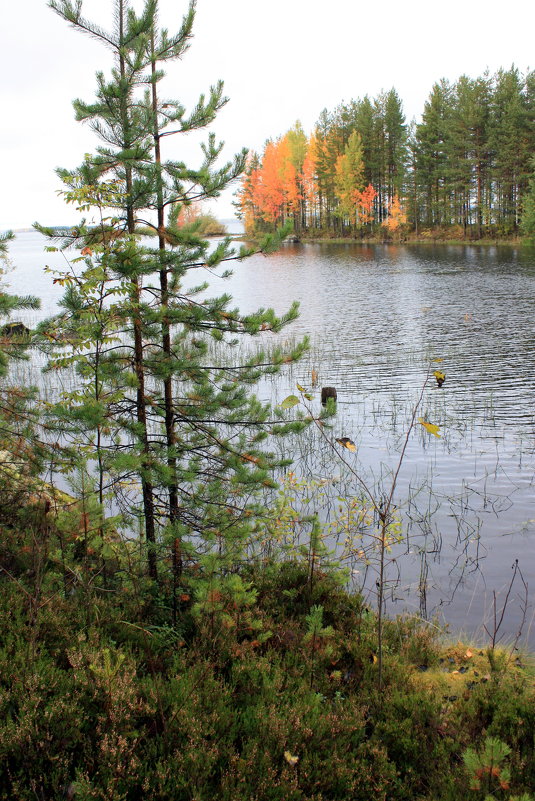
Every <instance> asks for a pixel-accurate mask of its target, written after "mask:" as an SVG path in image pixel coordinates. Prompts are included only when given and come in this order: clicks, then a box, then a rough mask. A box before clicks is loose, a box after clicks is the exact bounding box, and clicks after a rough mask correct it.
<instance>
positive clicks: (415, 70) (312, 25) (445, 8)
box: [0, 0, 535, 230]
mask: <svg viewBox="0 0 535 801" xmlns="http://www.w3.org/2000/svg"><path fill="white" fill-rule="evenodd" d="M186 2H187V0H160V7H161V14H160V16H161V20H162V22H163V23H164V24H165V25H166V26H167V27H169V28H170V29H171V30H174V29H176V28H177V27H178V25H179V23H180V19H181V15H182V13H183V12H184V11H185V8H186ZM134 5H135V6H137V0H134ZM2 6H3V7H2V25H1V30H0V67H1V75H2V89H1V101H2V105H1V116H0V146H1V153H2V192H1V193H0V230H5V229H7V228H22V227H27V226H29V225H31V224H32V222H34V221H35V220H38V221H39V222H42V223H43V224H52V225H53V224H61V223H71V222H74V221H75V219H76V214H75V212H74V210H73V209H71V208H69V207H66V206H65V204H64V202H63V200H62V199H61V198H60V197H58V196H57V190H58V189H60V188H61V185H60V182H59V181H58V179H57V178H56V176H55V174H54V169H55V168H56V167H58V166H62V167H68V168H71V167H75V166H77V165H78V164H79V163H80V162H81V160H82V158H83V154H84V153H85V152H89V151H92V150H93V149H94V147H95V145H96V139H95V137H94V135H93V134H92V133H91V132H90V131H89V129H88V128H87V127H86V126H84V125H82V124H81V123H76V122H74V120H73V112H72V106H71V101H72V99H73V98H75V97H80V98H82V99H84V100H88V101H89V100H91V99H92V98H93V96H94V86H95V80H94V74H95V72H96V71H97V70H103V71H105V72H107V71H108V70H109V67H110V64H111V62H110V54H109V53H108V52H107V51H106V50H105V49H104V48H103V47H102V46H101V45H100V44H99V43H98V42H96V41H94V40H92V39H90V38H88V37H85V36H83V35H82V34H80V33H79V32H77V31H75V30H73V29H72V28H70V27H69V26H68V25H67V24H66V23H65V22H64V21H62V20H61V19H60V18H59V17H58V16H57V15H56V14H54V13H53V12H52V11H51V10H50V9H48V8H47V2H46V0H4V2H3V3H2ZM83 7H84V12H85V14H86V15H87V16H89V17H91V18H92V19H95V20H98V21H99V22H100V23H101V24H102V25H103V26H107V25H108V23H109V21H110V19H111V8H112V7H113V0H85V2H84V6H83ZM534 23H535V8H534V6H533V0H515V2H513V3H510V4H508V5H506V6H504V5H503V3H501V2H500V3H498V2H495V0H449V2H447V3H446V2H445V3H432V2H429V0H405V2H400V0H381V2H378V1H377V0H375V2H370V0H361V2H357V1H356V0H198V10H197V19H196V23H195V29H194V32H195V38H194V39H193V41H192V44H191V47H190V49H189V51H188V53H187V54H186V55H185V57H184V59H183V60H182V62H181V63H180V64H178V65H176V67H173V69H172V70H170V71H169V78H168V79H167V80H166V81H165V88H164V89H163V91H162V94H165V95H166V96H167V97H169V98H172V99H178V100H180V101H181V102H183V103H185V104H186V105H189V106H191V105H192V104H193V103H194V102H195V100H196V98H197V97H198V94H199V93H200V92H202V91H205V90H206V89H207V88H208V87H209V86H210V84H211V83H214V82H215V81H217V80H218V79H220V78H221V79H223V80H224V82H225V92H226V94H227V95H228V96H229V98H230V102H229V103H228V105H227V106H226V108H225V109H224V110H223V111H222V112H221V113H220V115H219V116H218V118H217V121H216V122H215V123H214V126H213V130H214V131H215V133H216V134H217V136H218V138H220V139H223V140H224V141H225V151H224V152H225V154H226V155H227V156H228V157H229V158H230V156H231V155H232V154H233V153H234V152H236V151H238V150H240V149H241V148H242V147H244V146H245V147H249V148H252V149H257V150H258V149H261V148H262V145H263V143H264V141H265V140H266V139H267V138H268V137H275V136H278V135H279V134H282V133H284V132H285V131H286V130H287V129H288V128H289V127H291V126H292V125H293V123H294V122H295V121H296V120H297V119H299V120H301V122H302V124H303V126H304V128H305V130H306V132H307V133H308V132H309V131H310V130H311V129H312V128H313V126H314V123H315V122H316V120H317V118H318V116H319V113H320V112H321V110H322V109H323V108H325V107H327V108H328V109H333V108H334V107H335V106H336V105H337V104H338V103H340V102H342V101H349V100H351V99H352V98H357V97H363V96H364V95H365V94H369V95H370V96H371V97H374V96H375V95H377V94H378V93H379V92H380V91H381V89H386V90H388V89H390V88H391V87H392V86H394V87H395V88H396V90H397V92H398V94H399V95H400V97H401V99H402V101H403V105H404V110H405V113H406V116H407V120H408V121H410V119H412V118H413V117H415V118H417V119H418V118H419V116H420V114H421V112H422V109H423V104H424V102H425V100H426V98H427V97H428V94H429V91H430V89H431V86H432V84H433V83H434V82H435V81H436V80H439V79H440V78H442V77H446V78H449V79H451V80H455V79H456V78H457V77H459V76H460V75H461V74H463V73H465V74H467V75H470V76H472V77H476V76H478V75H481V74H482V73H483V72H484V71H485V69H487V68H488V69H489V70H490V71H491V73H492V72H494V71H495V70H497V69H498V68H499V67H505V68H508V67H510V66H511V64H512V63H514V64H515V65H516V66H517V67H518V68H519V69H520V70H521V71H522V72H525V71H526V70H527V69H529V68H533V67H534V66H535V64H534V63H533V62H534V58H533V28H534ZM162 88H163V85H162ZM181 139H182V141H180V137H173V138H171V139H168V140H167V142H166V145H168V146H171V141H172V151H171V150H168V151H167V154H168V155H169V156H175V157H180V158H184V159H186V160H187V161H188V163H191V164H195V162H196V161H198V155H197V154H198V152H199V147H198V145H199V142H198V139H196V138H195V136H193V135H187V136H182V137H181ZM214 210H215V211H216V213H218V215H219V216H221V217H227V216H231V215H232V206H231V196H230V193H228V194H227V195H226V196H225V197H224V198H223V199H222V200H221V201H219V204H218V207H217V208H215V207H214Z"/></svg>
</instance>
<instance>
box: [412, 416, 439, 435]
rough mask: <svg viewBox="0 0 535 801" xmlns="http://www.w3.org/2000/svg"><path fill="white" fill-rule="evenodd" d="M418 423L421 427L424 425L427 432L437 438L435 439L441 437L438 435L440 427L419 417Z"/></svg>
mask: <svg viewBox="0 0 535 801" xmlns="http://www.w3.org/2000/svg"><path fill="white" fill-rule="evenodd" d="M418 422H419V423H420V425H422V426H423V427H424V428H425V430H426V431H428V432H429V433H430V434H433V436H435V437H440V436H441V435H440V434H439V433H438V432H439V429H440V426H436V425H435V424H434V423H428V422H426V421H425V420H424V419H423V417H419V418H418Z"/></svg>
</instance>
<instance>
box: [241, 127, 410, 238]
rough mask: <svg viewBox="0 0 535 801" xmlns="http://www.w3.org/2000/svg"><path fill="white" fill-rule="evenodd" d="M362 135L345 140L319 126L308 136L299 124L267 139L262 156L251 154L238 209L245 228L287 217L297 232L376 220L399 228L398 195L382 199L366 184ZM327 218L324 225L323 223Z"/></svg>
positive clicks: (368, 226) (360, 227)
mask: <svg viewBox="0 0 535 801" xmlns="http://www.w3.org/2000/svg"><path fill="white" fill-rule="evenodd" d="M365 178H366V168H365V160H364V148H363V143H362V137H361V136H360V134H359V133H358V132H356V131H354V132H353V133H352V134H351V135H350V136H349V139H348V141H347V142H346V143H345V144H344V141H343V139H342V138H340V137H337V136H336V135H335V134H334V133H333V131H329V132H327V133H325V134H323V133H322V132H321V131H320V129H319V128H318V127H317V128H316V129H315V131H314V132H313V133H312V134H310V136H308V137H307V136H306V135H305V133H304V131H303V129H302V127H301V125H300V123H296V125H295V126H294V127H293V128H292V129H290V130H289V131H288V132H287V133H286V134H284V136H281V137H279V138H278V139H275V140H269V141H268V142H267V143H266V145H265V147H264V151H263V153H262V154H261V155H258V154H256V153H253V154H251V155H250V157H249V162H248V165H247V169H246V173H245V175H244V177H243V179H242V185H241V188H240V190H239V191H238V193H237V197H238V208H239V211H240V213H241V217H242V219H243V221H244V224H245V229H246V231H247V233H250V234H252V233H254V232H255V231H258V230H266V229H270V228H272V227H275V226H278V225H282V224H284V223H286V222H287V221H288V220H291V221H292V222H293V225H294V229H295V230H297V231H302V230H309V229H312V228H322V227H328V225H329V221H334V225H335V226H337V227H338V229H339V230H340V231H342V232H344V231H345V230H347V231H352V232H354V233H361V234H364V233H365V232H367V231H371V230H373V227H374V225H375V224H383V225H386V227H387V229H388V230H389V231H397V230H398V229H399V227H400V225H402V224H403V223H404V222H405V219H406V218H405V216H404V215H403V213H402V210H401V207H400V203H399V199H398V197H397V195H395V196H393V197H391V198H388V197H387V198H384V199H382V201H381V202H380V196H379V193H378V191H377V189H376V188H375V187H374V186H373V185H372V184H371V183H370V182H368V183H366V180H365ZM326 223H327V226H326Z"/></svg>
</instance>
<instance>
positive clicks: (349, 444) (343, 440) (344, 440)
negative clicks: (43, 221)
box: [336, 437, 357, 451]
mask: <svg viewBox="0 0 535 801" xmlns="http://www.w3.org/2000/svg"><path fill="white" fill-rule="evenodd" d="M336 441H337V443H338V444H339V445H342V447H343V448H347V450H348V451H356V450H357V446H356V445H355V443H354V442H353V440H352V439H349V437H340V438H339V439H338V438H337V440H336Z"/></svg>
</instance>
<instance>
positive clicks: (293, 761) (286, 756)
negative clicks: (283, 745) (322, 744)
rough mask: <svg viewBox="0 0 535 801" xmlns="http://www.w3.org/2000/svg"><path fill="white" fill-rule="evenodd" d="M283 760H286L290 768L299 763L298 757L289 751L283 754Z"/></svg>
mask: <svg viewBox="0 0 535 801" xmlns="http://www.w3.org/2000/svg"><path fill="white" fill-rule="evenodd" d="M284 759H285V760H286V762H287V763H288V765H291V766H292V768H293V767H295V766H296V765H297V763H298V762H299V757H298V756H293V755H292V754H291V753H290V752H289V751H285V752H284Z"/></svg>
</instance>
